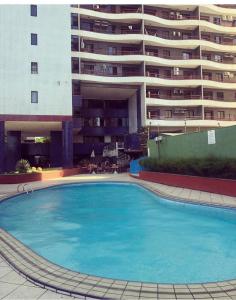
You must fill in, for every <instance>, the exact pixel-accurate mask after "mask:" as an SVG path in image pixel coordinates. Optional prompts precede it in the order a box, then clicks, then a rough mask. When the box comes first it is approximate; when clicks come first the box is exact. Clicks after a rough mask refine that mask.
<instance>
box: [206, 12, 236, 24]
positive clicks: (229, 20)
mask: <svg viewBox="0 0 236 300" xmlns="http://www.w3.org/2000/svg"><path fill="white" fill-rule="evenodd" d="M200 20H202V21H207V22H209V23H212V24H215V25H219V26H224V27H235V26H236V22H235V20H233V18H227V16H225V17H224V18H222V19H221V18H220V17H216V18H215V20H214V19H211V17H210V16H204V15H201V17H200Z"/></svg>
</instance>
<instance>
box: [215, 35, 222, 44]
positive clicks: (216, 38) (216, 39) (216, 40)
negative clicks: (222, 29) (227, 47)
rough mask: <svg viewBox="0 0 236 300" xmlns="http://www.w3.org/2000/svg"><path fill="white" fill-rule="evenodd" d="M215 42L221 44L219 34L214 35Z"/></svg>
mask: <svg viewBox="0 0 236 300" xmlns="http://www.w3.org/2000/svg"><path fill="white" fill-rule="evenodd" d="M215 43H217V44H221V36H215Z"/></svg>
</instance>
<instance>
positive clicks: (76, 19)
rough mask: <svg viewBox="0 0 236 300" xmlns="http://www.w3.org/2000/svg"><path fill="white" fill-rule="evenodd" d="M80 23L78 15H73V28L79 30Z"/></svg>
mask: <svg viewBox="0 0 236 300" xmlns="http://www.w3.org/2000/svg"><path fill="white" fill-rule="evenodd" d="M78 26H79V22H78V14H71V28H72V29H78Z"/></svg>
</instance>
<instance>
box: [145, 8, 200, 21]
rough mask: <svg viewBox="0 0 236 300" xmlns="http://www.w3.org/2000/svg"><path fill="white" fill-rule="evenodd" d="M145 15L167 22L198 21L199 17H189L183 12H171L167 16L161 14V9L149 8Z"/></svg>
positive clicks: (146, 9)
mask: <svg viewBox="0 0 236 300" xmlns="http://www.w3.org/2000/svg"><path fill="white" fill-rule="evenodd" d="M144 13H145V14H148V15H152V16H156V17H159V18H162V19H166V20H198V16H194V15H187V14H185V13H181V12H177V13H175V12H169V14H166V13H163V12H161V11H160V9H152V8H148V7H144Z"/></svg>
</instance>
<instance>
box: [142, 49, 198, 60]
mask: <svg viewBox="0 0 236 300" xmlns="http://www.w3.org/2000/svg"><path fill="white" fill-rule="evenodd" d="M145 54H146V55H149V56H155V57H160V58H165V59H175V60H191V59H200V55H194V54H192V55H190V56H184V55H174V56H170V55H164V54H160V53H158V52H157V51H152V50H146V52H145Z"/></svg>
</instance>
